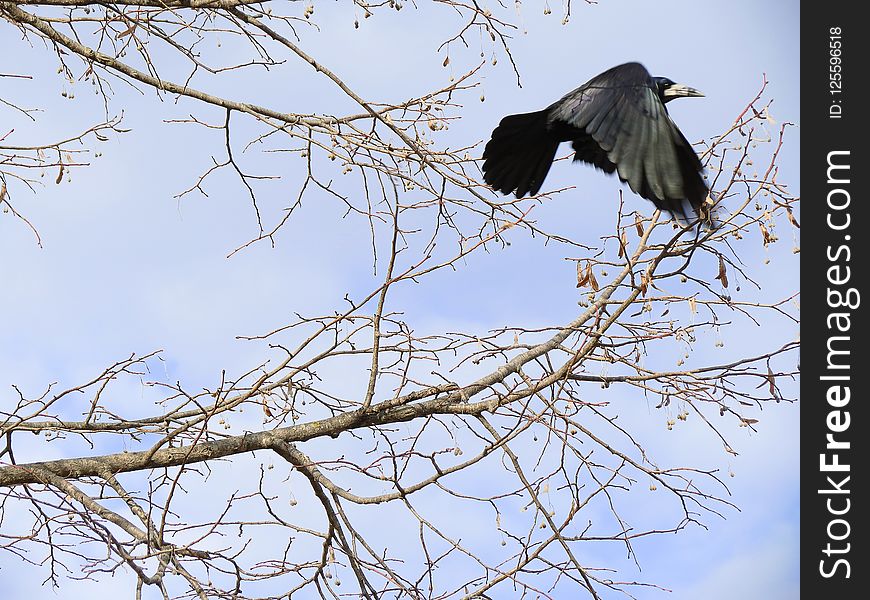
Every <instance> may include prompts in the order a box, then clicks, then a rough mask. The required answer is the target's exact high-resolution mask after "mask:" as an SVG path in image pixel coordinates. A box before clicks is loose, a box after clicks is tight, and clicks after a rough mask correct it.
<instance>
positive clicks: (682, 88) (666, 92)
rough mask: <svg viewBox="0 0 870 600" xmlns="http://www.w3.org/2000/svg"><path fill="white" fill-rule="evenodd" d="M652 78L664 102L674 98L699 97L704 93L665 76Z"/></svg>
mask: <svg viewBox="0 0 870 600" xmlns="http://www.w3.org/2000/svg"><path fill="white" fill-rule="evenodd" d="M653 80H654V81H655V82H656V87H658V89H659V98H661V99H662V102H663V103H665V104H666V103H668V102H670V101H671V100H673V99H674V98H700V97H702V96H703V95H704V94H702V93H701V92H699V91H698V90H696V89H695V88H690V87H689V86H687V85H683V84H682V83H676V82H674V81H671V80H670V79H668V78H667V77H654V78H653Z"/></svg>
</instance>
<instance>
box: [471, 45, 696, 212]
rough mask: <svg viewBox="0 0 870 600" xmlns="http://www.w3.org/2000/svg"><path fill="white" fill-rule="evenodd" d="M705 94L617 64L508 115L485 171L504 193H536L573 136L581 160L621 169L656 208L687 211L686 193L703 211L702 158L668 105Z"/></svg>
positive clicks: (489, 150) (637, 67)
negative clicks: (539, 105) (533, 107)
mask: <svg viewBox="0 0 870 600" xmlns="http://www.w3.org/2000/svg"><path fill="white" fill-rule="evenodd" d="M703 95H704V94H702V93H701V92H699V91H698V90H696V89H693V88H690V87H688V86H686V85H682V84H678V83H674V82H673V81H671V80H670V79H668V78H667V77H652V76H651V75H650V74H649V72H648V71H647V70H646V68H645V67H644V66H643V65H641V64H639V63H636V62H631V63H626V64H624V65H619V66H616V67H613V68H612V69H609V70H607V71H605V72H604V73H601V74H600V75H597V76H596V77H593V78H592V79H590V80H589V81H588V82H586V83H584V84H583V85H581V86H580V87H579V88H577V89H576V90H574V91H572V92H569V93H568V94H566V95H565V96H564V97H562V98H561V99H560V100H558V101H557V102H555V103H553V104H551V105H550V106H548V107H547V108H545V109H544V110H539V111H537V112H531V113H523V114H518V115H509V116H507V117H505V118H504V119H502V120H501V122H500V123H499V124H498V127H496V128H495V130H494V131H493V132H492V137H491V139H490V140H489V142H488V143H487V144H486V148H485V149H484V151H483V159H484V163H483V174H484V176H483V178H484V180H485V181H486V183H487V184H489V185H490V186H491V187H492V188H493V189H495V190H498V191H500V192H501V193H503V194H510V193H511V192H514V193H515V195H516V197H517V198H522V197H523V196H525V195H526V194H529V195H534V194H537V193H538V191H539V190H540V189H541V185H542V184H543V183H544V178H545V177H546V176H547V172H548V171H549V170H550V165H551V164H552V162H553V159H554V158H555V156H556V149H557V148H558V147H559V144H560V143H562V142H571V146H572V148H573V149H574V160H575V161H578V160H579V161H583V162H586V163H589V164H592V165H594V166H595V167H597V168H598V169H601V170H602V171H604V172H605V173H607V174H611V173H613V172H614V171H616V173H617V174H618V175H619V179H620V181H622V182H624V183H627V184H628V185H629V187H630V188H631V189H632V191H634V192H635V193H636V194H638V195H640V196H641V197H643V198H646V199H647V200H651V201H652V203H653V204H655V205H656V207H657V208H659V209H662V210H665V211H669V212H670V213H671V214H672V215H674V216H677V215H681V216H685V211H684V210H683V201H684V200H685V201H688V203H689V205H691V206H692V208H693V209H695V212H697V213H698V214H701V211H700V209H701V207H702V205H703V204H704V202H705V200H706V199H707V195H708V193H709V190H708V188H707V184H706V183H705V182H704V178H703V176H702V172H703V165H701V161H700V160H699V159H698V155H697V154H695V151H694V149H693V148H692V145H691V144H690V143H689V141H688V140H686V138H685V136H684V135H683V134H682V133H681V132H680V130H679V129H678V128H677V126H676V124H675V123H674V122H673V121H672V120H671V117H670V115H668V110H667V108H666V107H665V104H667V103H668V102H670V101H671V100H673V99H674V98H692V97H699V96H703Z"/></svg>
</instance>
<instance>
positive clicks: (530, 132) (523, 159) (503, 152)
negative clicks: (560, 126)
mask: <svg viewBox="0 0 870 600" xmlns="http://www.w3.org/2000/svg"><path fill="white" fill-rule="evenodd" d="M547 112H548V111H547V110H546V109H545V110H540V111H537V112H531V113H522V114H518V115H508V116H507V117H505V118H504V119H502V120H501V122H500V123H499V124H498V127H496V128H495V131H493V132H492V139H490V141H489V143H487V145H486V148H485V149H484V151H483V158H484V162H483V178H484V181H486V183H488V184H489V185H490V186H491V187H492V188H493V189H495V190H498V191H500V192H501V193H503V194H510V193H511V192H515V193H516V197H517V198H522V197H523V196H525V195H526V194H531V195H534V194H537V193H538V191H539V190H540V189H541V185H542V184H543V183H544V178H545V177H546V176H547V172H548V171H549V170H550V165H551V164H552V162H553V159H554V158H555V156H556V149H557V148H558V147H559V141H560V140H559V138H558V136H557V135H555V134H554V133H553V132H552V131H551V130H550V128H549V127H548V124H547Z"/></svg>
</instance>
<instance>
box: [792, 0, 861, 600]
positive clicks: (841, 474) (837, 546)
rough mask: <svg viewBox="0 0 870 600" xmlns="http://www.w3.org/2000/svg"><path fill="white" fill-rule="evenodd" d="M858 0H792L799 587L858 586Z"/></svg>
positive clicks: (818, 591)
mask: <svg viewBox="0 0 870 600" xmlns="http://www.w3.org/2000/svg"><path fill="white" fill-rule="evenodd" d="M863 7H864V3H861V2H845V1H835V0H832V1H828V2H803V3H802V6H801V57H800V60H801V199H802V202H801V214H802V222H801V225H802V229H803V235H802V240H803V242H802V250H801V287H802V325H801V339H802V350H801V367H802V368H801V371H802V379H801V405H802V407H801V452H802V455H801V593H802V594H803V595H804V597H806V598H837V599H838V600H839V599H843V600H846V599H851V598H867V597H870V591H868V590H870V588H868V581H870V564H868V562H867V556H868V550H870V548H868V539H867V528H866V525H865V524H866V521H867V518H866V514H867V512H868V511H870V506H868V505H867V499H868V493H867V492H866V491H864V490H866V489H867V488H868V486H870V477H868V475H870V474H868V470H867V468H866V465H867V464H868V459H867V456H868V453H870V449H868V444H867V440H868V439H870V422H868V420H867V419H868V417H867V409H866V405H867V403H868V402H870V399H868V390H870V385H868V383H867V380H868V377H867V376H868V374H870V360H868V357H870V352H868V351H866V344H867V343H868V342H870V340H868V338H867V335H866V323H867V318H866V312H867V310H868V309H870V294H865V293H864V292H865V291H867V286H866V285H865V284H864V282H865V281H866V280H867V278H868V276H870V268H868V266H870V231H868V229H867V226H868V204H870V198H866V197H865V196H866V191H867V190H868V185H867V182H868V180H870V164H868V162H867V156H868V154H867V149H866V146H867V139H868V135H870V132H868V117H867V113H868V111H870V98H868V95H867V85H866V83H865V81H866V79H867V78H868V77H870V69H868V68H867V64H868V58H867V57H868V56H870V52H868V50H870V44H868V39H870V30H868V29H867V27H866V20H865V19H864V18H862V16H861V14H859V13H866V9H864V8H863Z"/></svg>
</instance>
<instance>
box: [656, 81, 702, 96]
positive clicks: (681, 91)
mask: <svg viewBox="0 0 870 600" xmlns="http://www.w3.org/2000/svg"><path fill="white" fill-rule="evenodd" d="M664 96H665V98H667V99H671V98H702V97H703V96H704V94H702V93H701V92H699V91H698V90H696V89H695V88H691V87H689V86H687V85H683V84H682V83H676V84H674V85H672V86H670V87H668V88H666V89H665V94H664Z"/></svg>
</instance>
